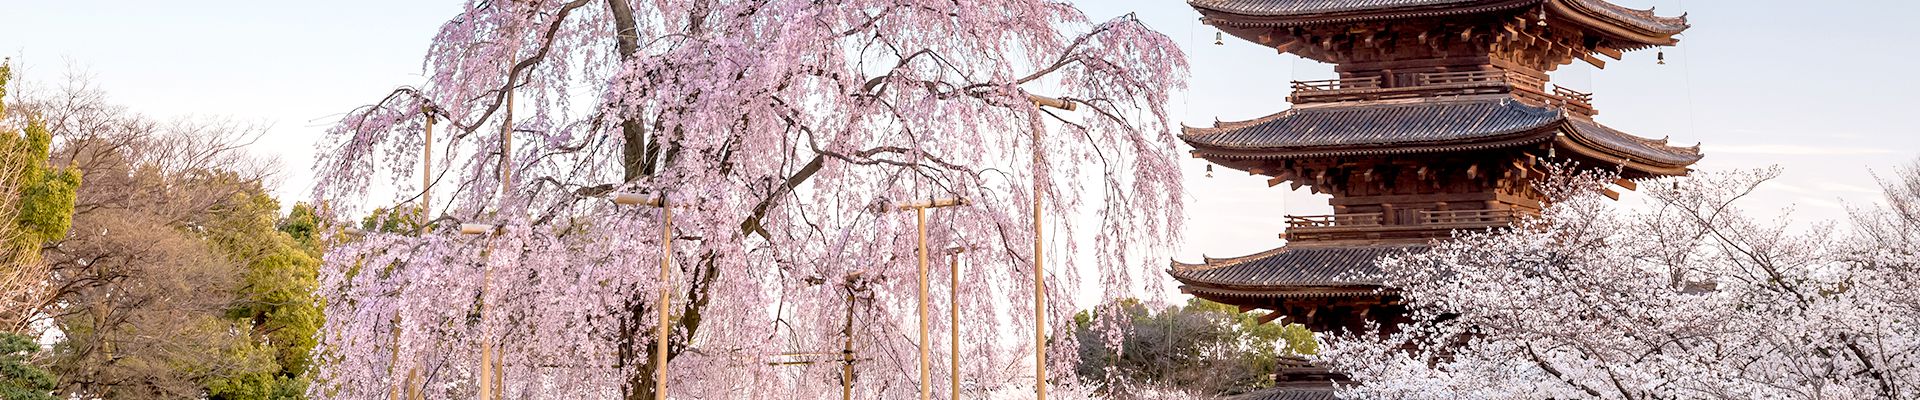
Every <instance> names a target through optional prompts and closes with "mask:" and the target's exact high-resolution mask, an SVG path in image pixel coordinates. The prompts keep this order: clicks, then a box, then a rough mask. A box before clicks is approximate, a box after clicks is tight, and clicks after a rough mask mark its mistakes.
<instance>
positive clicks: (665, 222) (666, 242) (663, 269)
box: [653, 194, 673, 400]
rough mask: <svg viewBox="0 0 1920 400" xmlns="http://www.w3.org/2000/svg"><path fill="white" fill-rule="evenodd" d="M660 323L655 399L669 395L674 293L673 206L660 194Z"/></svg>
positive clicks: (656, 340)
mask: <svg viewBox="0 0 1920 400" xmlns="http://www.w3.org/2000/svg"><path fill="white" fill-rule="evenodd" d="M660 220H661V224H660V249H661V250H660V302H659V303H657V304H658V305H659V307H657V308H659V310H660V313H659V314H660V323H659V325H656V326H655V327H654V334H653V336H654V348H653V351H654V355H653V376H654V378H653V379H654V380H653V398H654V400H663V399H666V398H667V308H668V307H669V306H671V305H672V303H671V301H672V299H671V298H669V297H668V296H670V295H672V294H673V292H672V290H673V281H672V279H673V270H672V268H673V208H672V207H669V206H668V205H667V196H666V195H665V194H662V195H660Z"/></svg>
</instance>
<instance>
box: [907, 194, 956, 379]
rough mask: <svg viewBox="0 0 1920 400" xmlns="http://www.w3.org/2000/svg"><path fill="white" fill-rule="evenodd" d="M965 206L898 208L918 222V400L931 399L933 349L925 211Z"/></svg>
mask: <svg viewBox="0 0 1920 400" xmlns="http://www.w3.org/2000/svg"><path fill="white" fill-rule="evenodd" d="M965 204H967V200H966V199H944V200H929V201H925V202H920V203H912V204H907V205H903V206H900V209H902V210H913V211H914V215H915V216H916V217H917V218H918V220H919V225H918V226H919V235H920V236H919V242H920V295H919V299H920V400H932V399H933V347H932V343H931V340H929V339H928V337H927V209H929V208H939V207H952V206H959V205H965Z"/></svg>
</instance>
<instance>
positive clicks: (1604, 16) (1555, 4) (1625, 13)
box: [1546, 0, 1689, 47]
mask: <svg viewBox="0 0 1920 400" xmlns="http://www.w3.org/2000/svg"><path fill="white" fill-rule="evenodd" d="M1546 5H1547V10H1549V11H1551V12H1552V13H1553V14H1554V16H1556V17H1559V18H1562V19H1565V20H1568V21H1572V22H1574V23H1577V24H1580V25H1583V26H1587V27H1589V28H1592V29H1594V30H1596V31H1599V32H1600V33H1603V34H1606V35H1607V36H1612V37H1614V38H1615V39H1616V40H1620V41H1624V42H1629V43H1633V44H1638V45H1640V46H1639V47H1646V46H1671V45H1674V44H1678V43H1680V40H1679V39H1675V38H1674V37H1673V36H1674V35H1678V34H1680V33H1681V32H1685V31H1686V30H1687V28H1688V27H1689V26H1688V25H1687V22H1686V16H1684V15H1683V16H1680V17H1677V18H1663V17H1658V16H1654V15H1653V13H1652V10H1644V11H1643V10H1633V9H1629V8H1626V7H1621V6H1618V5H1614V4H1612V3H1607V2H1606V1H1604V0H1550V1H1547V2H1546ZM1622 47H1633V46H1622Z"/></svg>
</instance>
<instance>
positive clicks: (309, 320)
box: [207, 188, 323, 399]
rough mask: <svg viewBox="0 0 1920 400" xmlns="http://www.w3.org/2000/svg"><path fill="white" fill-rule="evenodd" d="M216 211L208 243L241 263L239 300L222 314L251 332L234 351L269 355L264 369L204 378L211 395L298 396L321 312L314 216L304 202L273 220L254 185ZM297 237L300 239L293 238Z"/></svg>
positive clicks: (271, 204) (274, 206) (274, 207)
mask: <svg viewBox="0 0 1920 400" xmlns="http://www.w3.org/2000/svg"><path fill="white" fill-rule="evenodd" d="M226 205H227V207H226V208H224V209H221V210H218V211H217V212H216V214H215V216H216V217H215V220H214V221H213V222H212V224H211V227H212V229H209V230H208V232H209V235H208V240H210V241H211V242H212V244H214V246H215V247H216V248H218V249H219V250H220V251H221V252H223V253H225V254H226V255H227V257H228V258H229V259H233V260H236V261H243V262H245V276H244V277H243V279H241V285H240V287H239V289H238V293H237V295H238V296H237V298H238V301H237V302H236V303H235V304H234V306H233V307H232V308H231V309H229V310H228V311H227V318H230V319H234V320H236V321H240V322H243V323H244V325H245V326H249V327H251V329H252V332H251V336H252V337H253V338H254V341H253V342H254V343H255V346H254V347H252V348H248V349H239V350H238V351H235V352H236V355H235V357H240V358H245V357H247V356H248V355H249V354H247V353H248V352H251V351H258V352H264V353H266V354H268V355H269V356H270V357H268V359H270V360H271V361H272V362H271V365H270V366H269V367H270V368H240V369H238V370H237V371H235V372H234V373H233V374H229V375H225V376H218V377H215V378H213V379H211V380H210V381H209V382H207V386H208V391H209V393H210V395H211V397H212V398H214V399H296V398H304V392H305V391H306V380H305V376H306V374H307V371H308V369H309V368H310V366H311V364H310V360H311V357H310V356H311V353H312V351H313V347H314V345H315V344H316V342H315V333H316V332H318V330H319V328H320V325H321V322H322V320H323V316H322V315H321V308H320V305H319V303H318V302H317V301H316V300H315V299H314V297H313V290H314V288H315V286H316V285H318V281H317V279H318V268H319V265H320V262H319V260H318V258H317V253H318V252H319V249H318V247H317V239H315V237H314V235H313V233H314V230H315V229H317V226H318V218H317V217H316V216H315V215H314V213H313V211H312V209H311V208H310V207H306V206H304V205H301V206H296V207H295V208H294V212H293V213H291V214H290V215H289V216H288V218H287V219H286V220H276V218H275V217H276V216H277V214H278V211H279V208H280V206H279V203H278V202H276V201H274V199H273V198H272V197H270V196H268V195H267V194H266V193H264V191H262V190H260V189H259V188H253V190H248V191H246V192H244V193H241V194H237V195H235V198H234V199H232V200H231V201H228V202H226ZM296 235H298V236H296Z"/></svg>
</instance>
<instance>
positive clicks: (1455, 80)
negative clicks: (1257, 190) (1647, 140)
mask: <svg viewBox="0 0 1920 400" xmlns="http://www.w3.org/2000/svg"><path fill="white" fill-rule="evenodd" d="M1387 83H1388V82H1383V81H1382V78H1381V77H1379V76H1364V77H1354V78H1343V79H1322V80H1313V81H1294V82H1293V95H1292V96H1291V97H1290V100H1292V101H1293V102H1295V103H1313V102H1330V101H1348V100H1379V99H1394V98H1410V97H1422V96H1433V95H1468V94H1489V93H1513V94H1514V95H1516V96H1519V97H1521V98H1526V99H1530V100H1534V101H1538V102H1541V103H1544V104H1549V105H1554V106H1567V107H1568V108H1572V109H1574V111H1577V112H1581V113H1586V114H1592V113H1593V94H1591V93H1582V92H1579V91H1574V90H1572V89H1567V88H1565V87H1561V86H1559V85H1554V86H1553V87H1552V88H1548V87H1547V82H1546V81H1544V80H1541V79H1540V78H1535V77H1532V76H1529V75H1526V74H1521V73H1515V72H1509V71H1501V70H1492V71H1487V70H1480V71H1455V72H1428V73H1421V74H1415V75H1413V81H1412V82H1392V85H1391V86H1388V85H1387Z"/></svg>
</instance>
